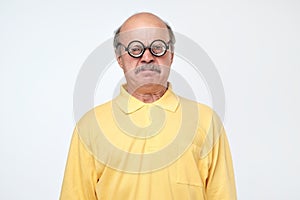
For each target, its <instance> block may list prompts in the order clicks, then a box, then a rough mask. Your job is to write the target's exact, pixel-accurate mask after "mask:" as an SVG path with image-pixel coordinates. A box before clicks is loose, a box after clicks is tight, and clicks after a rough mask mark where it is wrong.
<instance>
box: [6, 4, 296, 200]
mask: <svg viewBox="0 0 300 200" xmlns="http://www.w3.org/2000/svg"><path fill="white" fill-rule="evenodd" d="M299 10H300V3H299V1H296V0H280V1H279V0H274V1H271V0H266V1H258V0H252V1H250V0H248V1H246V0H239V1H238V0H236V1H234V0H228V1H221V0H219V1H199V0H193V1H167V0H165V1H161V0H160V1H159V0H152V1H142V0H140V1H133V0H124V1H116V0H110V1H83V0H80V1H79V0H72V1H71V0H63V1H55V0H54V1H37V0H28V1H20V0H11V1H8V0H7V1H3V0H2V1H0V92H1V98H0V120H1V126H0V134H1V140H0V154H1V165H0V177H1V178H0V199H5V200H17V199H30V200H40V199H43V200H48V199H49V200H52V199H58V197H59V192H60V187H61V182H62V178H63V173H64V167H65V162H66V158H67V153H68V149H69V143H70V138H71V134H72V131H73V128H74V124H75V122H74V118H73V90H74V84H75V82H76V77H77V75H78V73H79V70H80V68H81V65H82V63H83V62H84V61H85V59H86V58H87V57H88V55H89V54H90V53H91V52H92V51H93V50H94V49H95V48H96V47H97V46H99V45H100V44H101V43H102V42H104V41H105V40H107V39H109V38H111V37H112V36H113V31H114V30H115V29H116V28H117V27H118V26H119V25H120V24H121V23H122V22H123V21H124V20H125V19H126V18H127V17H129V16H130V15H132V14H134V13H136V12H140V11H150V12H154V13H155V14H157V15H159V16H160V17H161V18H163V19H165V20H166V21H167V22H169V24H170V25H171V26H172V27H173V29H174V31H176V32H179V33H181V34H184V35H186V36H188V37H189V38H191V39H192V40H194V41H195V42H197V43H198V44H199V45H200V46H201V47H202V48H203V49H204V50H205V51H206V52H207V54H208V55H209V56H210V58H211V59H212V60H213V62H214V63H215V66H216V68H217V69H218V71H219V74H220V76H221V78H222V81H223V85H224V89H225V95H226V116H225V117H226V118H225V121H224V125H225V127H226V130H227V134H228V137H229V141H230V145H231V151H232V156H233V161H234V168H235V176H236V183H237V190H238V197H239V199H242V200H253V199H256V200H265V199H274V200H275V199H276V200H277V199H284V200H285V199H299V198H300V195H299V193H298V191H297V190H299V189H298V188H299V183H298V179H299V178H300V177H299V175H300V173H299V168H300V161H299V152H300V145H299V141H300V136H299V134H300V128H299V119H300V118H299V111H300V106H299V101H300V94H299V91H300V86H299V85H300V81H299V79H298V77H299V67H300V60H299V52H300V40H299V35H300V12H299ZM179 63H180V61H178V62H177V66H179V65H180V64H179ZM116 74H119V75H120V74H121V71H118V72H116ZM192 76H193V75H192V74H191V77H192ZM191 79H192V78H191ZM108 91H111V90H110V88H109V90H108ZM204 93H205V92H204ZM205 95H206V97H203V99H204V100H207V101H209V97H207V94H203V96H205ZM95 97H96V99H97V100H96V101H98V100H99V102H100V101H101V98H104V97H102V96H101V95H98V93H97V94H96V95H95ZM105 98H107V97H105ZM201 98H202V97H201V95H200V99H201Z"/></svg>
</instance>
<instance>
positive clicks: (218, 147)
mask: <svg viewBox="0 0 300 200" xmlns="http://www.w3.org/2000/svg"><path fill="white" fill-rule="evenodd" d="M208 160H209V165H208V177H207V180H206V195H207V199H209V200H236V199H237V197H236V188H235V180H234V172H233V166H232V159H231V153H230V149H229V144H228V140H227V137H226V134H225V131H224V129H223V128H222V130H221V133H220V136H219V138H218V141H217V142H216V144H215V145H214V146H213V148H212V151H211V152H210V153H209V155H208Z"/></svg>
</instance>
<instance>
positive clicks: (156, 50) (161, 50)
mask: <svg viewBox="0 0 300 200" xmlns="http://www.w3.org/2000/svg"><path fill="white" fill-rule="evenodd" d="M119 45H122V46H123V47H124V48H125V51H127V53H128V54H129V55H130V56H131V57H134V58H140V57H142V56H143V54H144V53H145V51H146V49H149V51H150V52H151V54H152V55H154V56H156V57H161V56H163V55H165V53H166V52H167V50H168V49H169V45H168V44H166V42H164V41H163V40H154V41H153V42H152V43H151V44H150V46H147V47H146V46H145V45H144V44H143V43H142V42H141V41H138V40H134V41H131V42H130V43H129V44H128V46H127V47H125V45H123V44H121V43H119V44H118V45H117V46H119Z"/></svg>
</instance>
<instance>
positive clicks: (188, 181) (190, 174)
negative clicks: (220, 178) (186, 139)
mask: <svg viewBox="0 0 300 200" xmlns="http://www.w3.org/2000/svg"><path fill="white" fill-rule="evenodd" d="M176 172H177V173H176V182H177V183H178V184H185V185H188V186H196V187H203V181H202V179H201V176H200V172H199V169H198V158H197V156H196V155H195V154H194V153H193V145H192V146H191V147H190V148H189V149H188V150H187V151H186V152H185V153H184V154H183V155H182V156H181V157H180V158H179V159H178V160H177V162H176Z"/></svg>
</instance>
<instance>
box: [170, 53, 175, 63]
mask: <svg viewBox="0 0 300 200" xmlns="http://www.w3.org/2000/svg"><path fill="white" fill-rule="evenodd" d="M173 58H174V53H171V63H170V65H171V64H172V63H173Z"/></svg>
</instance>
